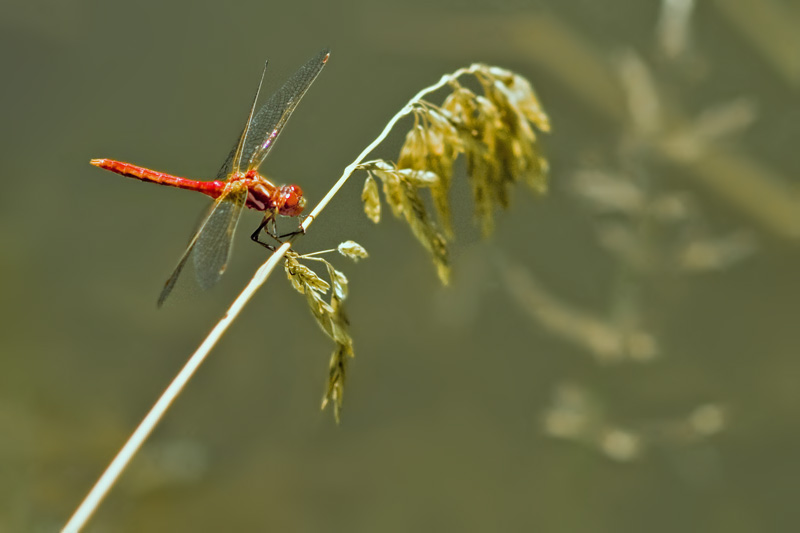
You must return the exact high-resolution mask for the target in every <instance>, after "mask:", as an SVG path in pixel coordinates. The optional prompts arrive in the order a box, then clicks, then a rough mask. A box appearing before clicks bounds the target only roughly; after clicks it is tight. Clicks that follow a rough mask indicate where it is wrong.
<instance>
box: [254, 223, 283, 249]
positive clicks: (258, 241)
mask: <svg viewBox="0 0 800 533" xmlns="http://www.w3.org/2000/svg"><path fill="white" fill-rule="evenodd" d="M270 223H272V225H275V217H274V216H271V215H264V218H263V219H262V220H261V224H259V225H258V227H257V228H256V230H255V231H254V232H253V234H252V235H250V238H251V239H252V240H253V241H255V242H257V243H258V244H260V245H261V246H263V247H265V248H266V249H267V250H271V251H273V252H274V251H275V247H274V246H272V245H271V244H269V243H266V242H264V241H262V240H260V239H259V238H258V236H259V234H260V233H261V230H262V229H263V230H264V233H266V234H267V235H269V236H270V237H272V238H273V239H275V240H276V241H278V242H281V240H280V239H279V238H278V237H276V236H275V234H274V233H273V232H271V231H270V230H269V228H268V227H267V226H268V225H270Z"/></svg>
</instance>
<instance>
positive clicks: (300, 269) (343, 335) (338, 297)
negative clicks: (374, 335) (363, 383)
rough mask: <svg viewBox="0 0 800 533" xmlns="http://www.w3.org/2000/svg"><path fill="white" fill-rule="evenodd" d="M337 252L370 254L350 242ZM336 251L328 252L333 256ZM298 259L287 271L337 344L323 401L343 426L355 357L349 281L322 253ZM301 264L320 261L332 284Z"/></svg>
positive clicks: (292, 256) (288, 260) (293, 257)
mask: <svg viewBox="0 0 800 533" xmlns="http://www.w3.org/2000/svg"><path fill="white" fill-rule="evenodd" d="M337 250H338V251H339V252H340V253H341V254H342V255H344V256H346V257H349V258H351V259H353V260H354V261H358V260H360V259H363V258H366V257H367V251H366V250H365V249H364V248H363V247H362V246H361V245H360V244H358V243H356V242H353V241H346V242H343V243H341V244H340V245H339V247H338V248H337ZM330 251H333V250H325V252H330ZM325 252H317V253H315V254H307V255H302V256H301V255H298V254H296V253H294V252H288V253H287V254H286V257H285V261H284V269H285V271H286V274H287V276H288V277H289V280H290V281H291V283H292V286H293V287H294V288H295V289H296V290H297V291H298V292H299V293H301V294H305V296H306V301H307V303H308V307H309V309H310V310H311V314H312V315H313V316H314V318H315V319H316V321H317V324H319V326H320V328H322V331H324V332H325V334H326V335H327V336H328V337H330V339H331V340H333V342H334V344H335V348H334V351H333V353H332V354H331V359H330V364H329V372H328V380H327V383H326V385H325V394H324V395H323V398H322V408H323V409H324V408H325V407H326V406H327V405H328V403H329V402H332V403H333V413H334V417H335V418H336V422H337V423H339V421H340V417H341V410H342V402H343V400H344V385H345V377H346V375H347V360H348V358H350V357H353V356H354V352H353V339H352V337H351V336H350V321H349V320H348V318H347V314H346V312H345V308H344V300H345V299H346V298H347V292H348V281H347V277H346V276H345V275H344V274H343V273H342V272H340V271H338V270H336V268H334V266H333V265H332V264H331V263H330V262H329V261H326V260H325V259H323V258H321V257H317V256H318V255H319V254H321V253H325ZM301 260H308V261H318V262H321V263H323V264H324V265H325V268H326V270H327V273H328V279H329V282H326V281H325V280H323V279H322V278H321V277H320V276H319V275H318V274H317V273H316V272H314V271H313V270H311V269H310V268H309V267H308V266H306V265H304V264H302V263H301V262H300V261H301ZM328 289H332V290H331V294H330V301H325V299H324V298H323V295H325V294H327V292H328Z"/></svg>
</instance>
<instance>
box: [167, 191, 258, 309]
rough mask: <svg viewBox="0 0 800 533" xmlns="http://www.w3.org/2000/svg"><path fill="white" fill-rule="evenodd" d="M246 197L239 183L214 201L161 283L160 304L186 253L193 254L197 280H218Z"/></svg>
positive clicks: (205, 285) (202, 283) (204, 282)
mask: <svg viewBox="0 0 800 533" xmlns="http://www.w3.org/2000/svg"><path fill="white" fill-rule="evenodd" d="M246 199H247V188H246V187H239V188H236V189H233V190H231V191H230V192H228V193H227V194H226V195H224V196H221V197H220V198H218V199H217V200H216V202H214V204H213V205H212V206H211V209H210V210H209V212H208V214H207V215H206V217H205V219H204V220H203V222H201V223H200V227H199V228H198V229H197V232H196V233H195V234H194V236H193V237H192V240H191V241H190V242H189V246H188V247H187V248H186V251H185V252H183V256H182V257H181V259H180V261H178V266H176V267H175V270H174V271H173V272H172V275H171V276H170V277H169V279H168V280H167V283H166V284H165V285H164V289H162V291H161V295H160V296H159V297H158V306H159V307H161V305H162V304H163V303H164V301H165V300H166V299H167V296H169V294H170V293H171V292H172V289H173V288H175V283H176V282H177V281H178V277H179V276H180V274H181V272H182V271H183V267H184V266H186V262H187V261H188V259H189V257H192V261H193V263H194V267H195V274H196V275H197V281H198V283H199V284H200V286H201V287H203V288H204V289H207V288H209V287H211V286H212V285H214V283H216V282H217V281H218V280H219V278H220V276H222V273H223V272H225V267H227V265H228V259H229V258H230V255H231V244H232V241H233V234H234V232H235V231H236V225H237V224H238V222H239V217H240V215H241V214H242V208H243V207H244V204H245V200H246Z"/></svg>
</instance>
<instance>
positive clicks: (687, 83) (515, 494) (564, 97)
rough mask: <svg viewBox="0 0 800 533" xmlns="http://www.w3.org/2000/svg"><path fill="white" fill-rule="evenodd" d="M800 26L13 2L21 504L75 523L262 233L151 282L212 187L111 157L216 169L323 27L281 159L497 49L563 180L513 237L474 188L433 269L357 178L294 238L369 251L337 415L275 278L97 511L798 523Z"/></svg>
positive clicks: (1, 418) (267, 521)
mask: <svg viewBox="0 0 800 533" xmlns="http://www.w3.org/2000/svg"><path fill="white" fill-rule="evenodd" d="M799 24H800V4H798V3H797V2H796V1H794V0H709V1H705V2H692V1H691V0H664V1H656V0H649V1H640V0H636V1H633V0H609V1H606V2H593V1H588V0H569V1H562V2H548V1H527V2H526V1H520V0H516V1H515V0H509V1H506V2H492V1H490V2H453V1H436V2H423V1H420V0H412V1H410V2H403V3H398V2H381V1H371V2H366V1H349V2H336V3H334V2H331V3H328V2H321V1H305V0H299V1H295V2H286V1H284V2H276V1H258V2H256V1H242V2H238V1H234V2H224V3H223V2H197V3H186V2H171V1H161V2H151V1H147V0H145V1H143V2H135V3H122V2H113V3H111V2H87V1H81V0H73V1H67V2H53V1H49V0H39V1H33V2H29V1H22V0H6V2H4V3H3V4H2V6H0V29H2V31H0V41H2V46H0V58H2V64H3V73H4V76H3V83H2V84H0V95H2V100H1V101H2V102H3V104H2V107H3V117H4V118H3V120H2V125H1V126H0V151H2V158H0V174H2V176H3V182H4V183H5V186H4V188H3V192H2V193H0V243H2V247H3V249H2V253H0V302H2V305H1V306H0V313H2V314H1V315H0V434H1V435H2V437H1V438H0V531H52V530H55V529H57V528H58V527H60V526H61V525H62V524H63V523H64V521H65V520H66V518H67V517H68V516H69V515H70V514H71V512H72V511H73V510H74V508H75V506H76V505H77V504H78V503H79V502H80V500H81V499H82V498H83V496H84V495H85V493H86V491H87V490H88V489H89V488H90V487H91V485H92V484H93V483H94V481H95V479H96V477H97V476H98V475H99V474H100V473H101V471H102V469H103V468H105V466H106V465H107V463H108V461H109V460H110V459H111V458H112V457H113V454H114V453H115V452H116V450H117V449H118V447H119V446H120V445H121V444H122V443H123V442H124V440H125V438H126V437H127V435H128V434H129V432H130V431H131V430H132V429H133V427H134V426H135V425H136V424H137V423H138V422H139V420H140V419H141V417H142V416H143V415H144V413H145V412H146V410H147V409H148V408H149V407H150V405H151V404H152V402H153V401H154V400H155V398H156V396H157V394H158V393H159V392H160V391H161V389H162V388H163V387H164V386H165V385H166V384H167V383H168V382H169V380H170V379H171V377H172V376H173V375H174V373H175V372H176V371H177V370H178V369H179V368H180V367H181V366H182V364H183V362H184V361H185V359H186V357H187V356H188V354H189V353H191V352H192V351H193V350H194V348H195V347H196V345H197V344H198V343H199V342H200V341H201V340H202V338H203V336H204V333H205V332H206V331H207V330H208V329H209V327H210V326H211V325H212V324H213V323H214V322H215V321H216V320H217V319H218V318H219V317H220V316H221V314H222V313H223V312H224V310H225V308H226V305H227V303H228V302H230V300H231V299H232V298H233V297H234V295H235V294H236V293H237V292H238V290H240V289H241V287H242V286H243V285H244V283H245V280H247V279H248V276H249V275H250V274H251V273H252V271H253V270H254V269H255V268H256V267H257V265H259V264H260V263H261V262H262V261H263V260H264V250H262V249H259V248H258V247H256V246H253V245H251V244H250V243H249V241H248V238H247V234H248V233H249V232H247V231H240V232H239V233H240V235H237V241H236V245H235V251H234V256H233V264H232V265H231V267H230V269H229V271H228V273H227V274H226V275H225V277H224V278H223V280H222V282H221V283H220V284H219V285H218V286H217V287H216V288H215V289H213V290H211V291H209V292H207V293H197V294H188V295H185V296H184V297H183V298H176V300H175V301H173V302H171V304H172V305H168V306H167V308H166V309H164V310H161V311H157V310H156V307H155V301H156V297H157V295H158V292H159V290H160V288H161V286H162V283H163V282H164V280H165V279H166V277H167V276H168V275H169V273H170V271H171V269H172V267H173V266H174V262H175V261H177V259H178V257H179V255H180V253H181V251H182V246H183V245H184V243H185V242H186V239H187V237H188V236H189V234H190V233H191V231H192V229H193V226H194V224H195V221H196V219H197V216H198V214H199V213H200V212H201V211H202V210H203V208H204V207H205V205H207V201H206V199H205V198H203V197H201V196H200V195H196V194H191V193H187V192H185V191H179V190H172V189H166V188H157V187H153V186H144V185H140V184H138V183H136V182H134V181H132V180H127V179H123V178H121V177H118V176H115V175H113V174H110V173H107V172H102V171H100V170H98V169H95V168H92V167H90V166H89V164H88V161H89V159H90V158H94V157H110V158H116V159H121V160H124V161H130V162H134V163H137V164H141V165H145V166H149V167H151V168H154V169H158V170H163V171H167V172H174V173H177V174H179V175H184V176H190V177H198V178H211V177H213V175H214V173H215V172H216V170H217V169H218V168H219V165H220V164H221V162H222V160H223V159H224V157H225V156H226V154H227V151H228V150H229V149H230V146H231V144H232V142H233V140H234V138H235V137H236V135H237V134H238V133H239V131H240V127H241V122H242V120H243V118H244V115H245V111H246V108H247V105H249V102H250V98H251V96H252V91H253V89H254V87H255V83H256V81H257V79H258V75H259V72H260V69H261V66H262V64H263V63H262V62H263V61H264V60H265V59H267V58H269V59H270V67H269V71H268V77H267V82H266V86H265V87H266V90H268V91H270V90H273V89H275V88H277V86H278V85H279V84H280V83H281V82H282V81H283V80H284V79H285V78H286V77H287V76H289V75H290V74H291V73H292V72H293V71H294V69H295V68H297V67H298V66H299V65H300V64H302V62H303V61H305V60H306V59H307V58H308V57H311V55H313V54H314V53H316V52H317V51H318V50H319V49H321V48H322V47H324V46H330V47H331V49H332V56H331V60H330V62H329V64H328V66H327V67H326V69H325V70H324V71H323V73H322V74H321V76H320V77H319V79H318V80H317V81H316V83H315V84H314V86H313V87H312V88H311V90H310V91H309V93H308V95H307V96H306V98H305V99H304V101H303V102H302V104H301V105H300V107H299V108H298V110H297V111H296V113H295V115H294V117H293V119H292V121H291V123H290V125H289V126H288V128H287V130H286V132H285V133H284V134H283V135H282V137H281V140H280V142H279V143H278V146H277V148H276V149H275V150H274V151H273V152H272V154H271V155H270V157H269V159H268V161H267V162H266V164H265V165H264V167H263V169H264V170H265V171H266V173H267V174H268V175H270V176H273V177H275V179H276V181H280V182H296V183H299V184H301V185H302V187H303V189H304V190H305V192H306V195H307V196H308V197H309V198H310V200H311V202H312V204H313V202H314V201H315V200H318V199H319V198H320V197H321V196H322V195H323V194H324V193H325V191H327V189H328V188H329V187H330V185H331V184H332V183H333V181H334V180H335V179H336V178H337V177H338V176H339V173H340V172H341V169H342V168H343V167H344V166H345V165H347V164H348V163H349V162H350V161H351V160H352V159H353V158H354V157H355V156H356V155H357V154H358V153H359V152H360V151H361V149H362V148H363V147H364V146H365V145H366V144H367V143H369V142H370V141H371V140H372V139H373V138H374V137H375V136H376V135H377V134H378V132H379V131H380V130H381V129H382V127H383V125H384V124H385V123H386V121H387V120H388V119H389V118H390V117H391V116H392V115H393V114H394V113H395V112H396V111H397V110H398V109H399V108H400V107H401V106H402V105H403V104H404V103H405V101H406V100H407V99H408V98H409V97H410V96H412V95H413V94H414V93H416V92H417V91H418V90H419V89H421V88H422V87H424V86H426V85H429V84H431V83H433V82H435V81H436V80H438V78H439V76H440V75H442V74H444V73H445V72H450V71H453V70H455V69H456V68H458V67H461V66H466V65H468V64H470V63H472V62H475V61H484V62H487V63H491V64H496V65H499V66H502V67H505V68H509V69H512V70H514V71H516V72H518V73H520V74H522V75H524V76H526V77H527V78H528V79H530V80H531V81H532V83H533V84H534V87H535V88H536V90H537V92H538V94H539V96H540V98H541V100H542V102H543V104H544V106H545V108H546V110H547V111H548V112H549V114H550V117H551V120H552V123H553V132H552V134H551V135H549V136H547V138H546V139H544V144H545V147H546V151H547V155H548V156H549V159H550V164H551V169H552V172H551V179H552V185H551V191H550V193H549V194H548V195H547V196H545V197H540V198H537V197H534V196H533V195H531V194H529V192H528V191H527V190H524V189H523V188H520V190H519V191H516V194H515V195H514V200H513V205H512V208H511V209H510V210H509V211H508V212H506V213H503V214H501V215H500V216H499V217H498V219H497V231H496V232H495V234H494V236H493V237H492V238H491V239H490V240H489V241H488V242H487V241H483V240H482V239H481V238H480V235H479V231H478V230H477V229H476V227H475V225H474V223H473V221H472V218H471V217H472V215H471V208H472V204H471V200H470V198H469V192H468V187H467V185H465V184H464V183H463V181H462V182H461V184H460V185H456V188H455V191H454V196H453V202H454V209H455V219H456V235H457V239H456V242H455V244H454V246H453V250H452V255H453V266H454V279H453V283H452V286H451V287H449V288H442V287H441V286H439V284H438V281H437V279H436V276H435V272H434V269H433V267H432V266H431V264H430V262H429V260H428V258H427V256H426V254H425V252H424V251H422V250H421V249H420V247H419V246H418V244H417V243H416V242H415V241H414V240H413V238H412V237H411V236H410V233H409V232H408V230H407V228H406V227H404V226H403V225H401V224H400V223H398V222H397V221H395V220H392V219H390V218H387V219H386V220H384V221H382V222H381V224H380V225H379V226H373V225H372V224H371V223H370V222H369V221H368V220H367V219H366V217H365V216H364V215H363V213H362V211H361V207H360V203H359V196H360V187H361V182H362V181H361V179H354V180H353V181H352V182H351V183H350V184H349V185H348V186H347V187H346V188H345V189H344V191H343V192H342V193H341V194H340V196H339V197H338V198H337V199H336V200H335V201H334V203H333V204H332V205H331V206H330V208H329V209H328V210H327V211H326V212H325V213H324V214H323V215H322V217H321V218H320V219H319V220H318V222H317V223H316V224H315V225H314V227H313V230H312V231H311V232H310V233H309V234H308V235H307V236H306V237H304V238H303V239H302V241H300V242H299V245H298V246H299V248H300V249H301V250H303V251H313V250H317V249H321V248H328V247H331V246H332V245H335V244H336V243H338V242H340V241H342V240H344V239H354V240H356V241H358V242H360V243H362V244H363V245H364V246H365V247H367V249H368V250H369V251H370V253H371V258H370V259H369V260H367V261H363V262H361V263H359V264H357V265H351V264H349V263H348V262H347V261H346V260H344V259H340V260H337V264H338V266H339V267H340V268H341V269H342V270H344V271H345V272H346V273H347V275H348V277H349V279H350V283H351V293H350V299H349V312H350V318H351V321H352V330H353V335H354V338H355V342H356V359H355V361H354V362H353V364H352V365H351V373H350V376H349V381H348V384H347V391H346V397H345V406H344V412H343V421H342V424H341V425H340V426H338V427H337V426H336V425H335V423H334V421H333V417H332V414H331V413H330V412H329V411H325V412H321V411H320V410H319V402H320V399H321V395H322V392H323V385H324V382H325V378H326V373H327V361H328V357H329V352H330V349H331V347H330V344H329V342H328V340H327V339H326V338H325V336H324V335H323V334H322V332H321V331H319V329H318V328H317V326H316V325H315V324H314V322H313V320H312V318H311V316H310V315H309V313H308V310H307V309H306V307H305V302H304V301H303V298H302V297H298V295H297V294H295V293H294V292H293V291H292V289H291V288H290V287H289V285H288V283H286V282H285V280H284V279H283V275H282V274H281V275H278V276H275V277H274V278H273V279H271V280H270V281H269V282H268V284H267V286H266V287H265V288H264V289H263V290H262V291H261V293H260V294H259V295H258V296H257V297H256V298H255V299H254V300H253V301H252V303H251V304H250V305H249V306H248V308H247V309H246V310H245V311H244V313H243V315H242V317H241V319H240V320H239V321H238V323H237V324H236V325H235V326H234V327H233V328H232V330H231V331H230V332H229V333H228V334H227V336H226V337H225V338H224V339H223V342H222V343H221V344H220V345H219V347H218V348H217V350H216V351H215V353H214V354H212V356H211V358H210V359H209V360H208V362H207V363H206V364H205V365H204V366H203V368H201V370H200V372H199V374H198V376H197V377H196V379H195V380H194V381H193V382H192V383H190V385H189V387H188V388H187V390H186V391H185V393H184V395H183V396H182V397H181V398H180V399H179V400H178V402H177V403H176V404H175V406H174V408H173V410H172V411H171V412H170V413H169V415H168V416H167V418H166V419H165V420H164V422H163V423H162V424H161V425H160V426H159V427H158V428H157V430H156V431H155V433H154V434H153V436H152V438H151V440H150V441H148V443H147V444H146V445H145V447H144V449H143V450H142V453H141V455H140V456H139V457H137V459H136V460H135V462H134V463H133V464H132V466H131V467H130V469H129V470H128V471H127V472H126V474H125V475H124V476H123V478H122V480H121V482H120V484H119V485H118V486H117V487H116V488H115V489H114V490H113V491H112V493H111V494H110V496H109V497H108V499H107V500H106V501H105V502H104V504H103V506H102V507H101V508H100V510H99V511H98V513H97V515H96V516H95V518H94V519H93V521H92V522H91V524H90V527H89V528H88V529H87V531H97V532H100V531H114V532H116V531H120V532H124V531H220V530H227V531H309V532H311V531H331V532H333V531H350V532H358V531H364V532H367V531H370V532H371V531H382V532H392V531H454V530H459V531H548V532H560V531H563V532H580V531H587V532H588V531H591V532H600V531H609V532H612V531H613V532H628V531H630V532H638V531H649V532H674V531H705V532H720V533H721V532H724V533H735V532H752V531H796V530H797V527H798V524H800V509H798V506H797V503H796V502H797V495H798V493H799V492H798V490H800V486H799V484H798V479H800V459H799V458H798V453H797V450H798V446H799V445H800V426H798V420H800V388H799V387H798V377H799V376H800V357H798V355H800V352H799V351H798V347H800V328H798V326H797V324H798V296H800V284H799V283H798V272H800V250H799V248H798V240H800V192H798V185H797V175H798V173H800V157H798V151H797V149H796V147H795V144H796V143H797V140H798V139H800V100H799V99H798V90H799V89H800V38H798V36H797V35H798V34H797V31H796V29H797V27H798V25H799ZM401 140H402V134H401V133H398V134H397V135H395V136H393V137H392V138H391V139H390V141H389V142H388V143H387V144H386V145H385V146H384V147H383V148H382V149H381V150H380V151H379V153H378V154H376V155H380V156H383V157H386V158H393V157H395V156H396V151H397V148H398V147H399V144H400V142H401ZM457 179H458V178H457ZM257 222H258V215H257V214H255V213H246V214H245V218H244V219H243V221H242V226H243V227H244V228H245V229H246V228H250V227H253V226H254V225H255V224H257Z"/></svg>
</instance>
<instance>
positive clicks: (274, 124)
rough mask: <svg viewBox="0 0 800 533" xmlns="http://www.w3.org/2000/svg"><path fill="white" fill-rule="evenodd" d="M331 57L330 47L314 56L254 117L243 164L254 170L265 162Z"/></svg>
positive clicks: (245, 147)
mask: <svg viewBox="0 0 800 533" xmlns="http://www.w3.org/2000/svg"><path fill="white" fill-rule="evenodd" d="M329 56H330V51H329V50H328V49H327V48H326V49H325V50H322V51H321V52H320V53H318V54H317V55H316V56H314V57H313V58H311V59H310V60H309V61H308V62H307V63H306V64H305V65H303V66H302V67H300V69H299V70H298V71H297V72H295V73H294V74H293V75H292V77H291V78H289V79H288V80H287V81H286V83H284V84H283V87H281V88H280V89H278V90H277V91H276V92H275V94H273V95H272V96H270V97H269V100H267V102H266V103H265V104H264V105H263V106H261V109H259V110H258V113H256V115H255V116H254V117H253V118H252V119H251V121H250V127H249V131H247V132H246V136H245V140H244V144H243V147H242V157H241V161H242V167H245V168H246V169H247V170H250V169H253V168H258V166H259V165H261V163H262V162H263V161H264V158H265V157H267V154H269V151H270V150H271V149H272V146H273V145H274V144H275V140H276V139H277V138H278V135H280V133H281V130H282V129H283V127H284V126H285V125H286V121H287V120H289V117H290V116H291V115H292V112H293V111H294V110H295V108H296V107H297V104H298V103H299V102H300V99H301V98H303V95H304V94H305V93H306V91H307V90H308V88H309V87H310V86H311V84H312V83H313V82H314V80H315V79H316V78H317V75H318V74H319V73H320V71H321V70H322V67H324V66H325V62H326V61H328V57H329Z"/></svg>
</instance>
